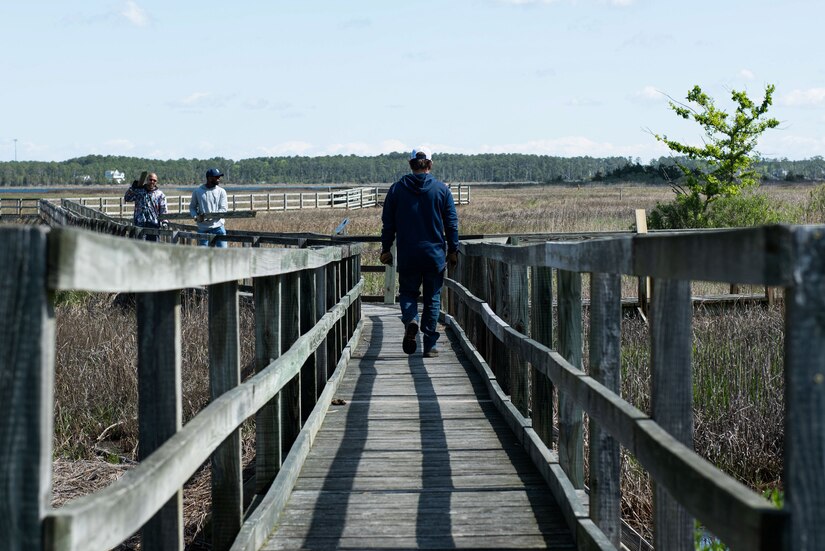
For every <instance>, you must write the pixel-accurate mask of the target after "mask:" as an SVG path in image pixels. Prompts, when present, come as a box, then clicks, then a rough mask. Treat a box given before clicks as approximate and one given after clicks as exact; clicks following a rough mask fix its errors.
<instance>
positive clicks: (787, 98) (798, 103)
mask: <svg viewBox="0 0 825 551" xmlns="http://www.w3.org/2000/svg"><path fill="white" fill-rule="evenodd" d="M779 103H781V104H782V105H787V106H789V107H817V106H820V105H823V104H825V88H808V89H807V90H791V91H790V92H788V93H787V94H785V95H784V96H782V97H781V98H780V100H779Z"/></svg>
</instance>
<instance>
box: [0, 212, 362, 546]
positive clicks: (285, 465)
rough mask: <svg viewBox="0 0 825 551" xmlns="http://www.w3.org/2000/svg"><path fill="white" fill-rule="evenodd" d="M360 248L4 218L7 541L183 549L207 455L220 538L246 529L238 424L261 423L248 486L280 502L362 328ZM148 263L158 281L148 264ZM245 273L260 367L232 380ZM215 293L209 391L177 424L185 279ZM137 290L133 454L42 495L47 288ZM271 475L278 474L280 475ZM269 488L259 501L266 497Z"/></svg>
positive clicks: (2, 405)
mask: <svg viewBox="0 0 825 551" xmlns="http://www.w3.org/2000/svg"><path fill="white" fill-rule="evenodd" d="M359 256H360V245H358V244H341V245H336V246H328V247H321V248H317V249H312V248H305V249H294V248H290V249H286V248H281V249H271V248H268V249H251V248H230V249H226V250H221V249H212V248H204V247H176V246H171V245H164V244H152V243H145V242H141V241H138V240H124V239H122V238H118V237H113V236H110V235H104V234H100V233H95V232H90V231H84V230H78V229H73V228H58V229H48V228H44V227H20V226H8V227H3V228H0V281H2V283H0V314H2V315H3V318H4V319H6V320H13V322H10V323H8V324H7V327H6V330H5V331H4V332H3V334H2V336H0V350H2V351H3V354H1V355H0V379H2V381H1V382H2V384H0V442H4V443H5V445H3V446H2V447H0V449H1V450H2V451H0V480H3V481H5V482H4V491H3V493H2V499H0V534H2V539H3V543H2V546H3V547H4V548H8V549H53V550H57V549H60V550H72V549H75V550H81V549H82V550H85V549H109V548H111V547H113V546H115V545H117V544H118V543H120V542H121V541H123V540H125V539H127V538H128V537H129V536H130V535H131V534H133V533H134V532H135V531H136V530H138V529H139V528H140V527H141V526H143V529H142V542H143V548H144V549H182V548H183V524H182V504H181V488H182V487H183V485H184V483H185V482H186V481H187V479H189V477H190V476H191V475H192V474H193V473H194V472H195V471H196V470H197V469H198V468H199V466H200V465H202V464H203V463H204V462H205V461H207V460H210V459H211V464H212V486H213V509H212V517H213V535H212V537H213V545H214V548H215V549H227V548H228V547H229V545H231V542H232V541H234V539H235V537H236V536H237V534H238V533H239V531H240V529H241V524H242V520H243V514H244V511H243V509H242V504H243V496H242V480H241V464H240V457H241V450H240V445H241V444H240V432H239V431H240V429H239V427H240V425H241V424H242V423H243V422H244V421H245V420H246V419H248V418H250V417H255V419H256V431H257V437H256V440H257V442H256V446H257V450H256V454H257V461H256V489H257V491H258V492H259V493H261V494H263V493H265V492H266V489H267V488H270V489H269V491H268V493H266V496H267V498H268V499H269V502H272V501H277V500H278V499H285V496H288V495H289V492H290V490H291V486H290V480H291V479H290V475H291V473H292V472H293V471H294V470H295V469H296V468H297V466H298V465H300V463H301V461H302V458H301V454H305V453H306V450H308V448H309V445H310V442H311V439H312V438H313V436H314V432H313V431H317V427H318V426H320V422H321V419H322V418H323V415H324V413H325V411H326V408H327V407H328V405H329V403H330V400H331V397H332V395H333V393H334V392H335V388H336V385H337V381H336V377H335V373H337V372H338V371H336V368H337V367H338V366H340V365H344V364H345V363H346V362H347V360H348V359H349V355H350V354H351V351H352V349H353V347H354V345H355V343H356V342H357V339H358V336H359V335H360V327H361V325H360V323H359V320H360V293H361V289H362V287H363V280H362V279H361V276H360V261H359ZM146 273H151V274H152V278H146V277H144V275H143V274H146ZM241 279H251V280H252V281H253V294H254V300H255V316H256V317H255V324H256V330H255V331H256V335H255V351H256V362H255V363H256V373H255V375H254V376H252V377H251V378H249V379H248V380H247V381H245V382H243V383H241V381H240V353H239V335H238V333H239V329H238V323H239V322H238V283H237V282H238V280H241ZM200 286H205V287H206V288H207V290H208V294H209V319H210V324H209V330H208V331H209V363H210V386H211V388H212V402H211V403H210V404H209V405H208V406H207V407H206V408H205V409H203V410H202V411H201V412H200V413H199V414H198V415H197V416H196V417H195V418H194V419H192V420H191V421H190V422H188V423H187V424H186V426H184V427H181V387H180V384H181V374H180V368H181V344H180V334H181V328H180V323H181V316H180V296H181V290H183V289H187V288H191V287H200ZM62 290H82V291H90V292H107V293H121V292H130V293H136V294H137V327H136V332H137V340H138V358H137V363H138V389H139V404H138V411H139V420H138V423H139V438H140V455H141V457H140V459H141V462H140V464H139V465H138V466H136V467H135V468H134V469H132V470H131V471H129V472H128V473H126V474H125V475H123V477H121V478H120V479H119V480H118V481H116V482H114V483H112V484H111V485H110V486H109V487H107V488H106V489H104V490H101V491H99V492H96V493H94V494H92V495H88V496H85V497H82V498H79V499H76V500H74V501H72V502H70V503H68V504H66V505H64V506H63V507H61V508H59V509H52V508H51V506H50V486H51V469H52V438H53V434H52V432H53V428H52V420H53V416H54V411H53V408H54V404H53V401H52V395H53V391H52V388H53V383H54V357H55V318H54V310H53V301H54V295H55V292H56V291H62ZM276 473H277V477H276V476H275V474H276ZM267 498H264V499H262V500H260V503H261V505H259V508H260V507H266V506H271V505H266V504H267V503H268V502H267Z"/></svg>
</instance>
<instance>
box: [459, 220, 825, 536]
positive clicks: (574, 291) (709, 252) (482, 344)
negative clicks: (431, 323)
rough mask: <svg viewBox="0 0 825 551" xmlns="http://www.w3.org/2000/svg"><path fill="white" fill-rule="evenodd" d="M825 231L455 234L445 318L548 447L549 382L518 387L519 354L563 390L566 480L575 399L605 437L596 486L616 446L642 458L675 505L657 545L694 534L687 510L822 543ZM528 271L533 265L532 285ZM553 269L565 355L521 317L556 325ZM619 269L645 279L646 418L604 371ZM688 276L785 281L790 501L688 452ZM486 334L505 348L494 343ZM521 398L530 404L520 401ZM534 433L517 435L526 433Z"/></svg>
mask: <svg viewBox="0 0 825 551" xmlns="http://www.w3.org/2000/svg"><path fill="white" fill-rule="evenodd" d="M823 232H825V230H824V229H823V228H822V227H810V226H786V225H776V226H765V227H760V228H750V229H736V230H718V231H685V232H674V233H670V234H663V233H657V234H648V235H637V236H632V237H631V236H614V237H610V238H594V239H583V240H577V241H567V242H546V243H539V244H526V245H523V246H518V245H502V244H491V243H467V242H462V245H461V255H460V261H459V265H458V267H457V269H456V270H455V271H454V272H452V273H451V277H450V278H448V279H447V282H446V286H447V288H448V297H447V304H448V305H449V315H450V319H455V320H457V323H458V324H459V325H460V326H461V328H463V329H462V330H463V332H464V333H466V335H467V337H468V338H472V339H473V343H474V345H475V346H476V347H477V348H478V351H477V352H475V353H474V354H473V357H474V358H476V359H477V361H479V362H484V364H485V365H487V364H489V369H492V372H491V373H492V377H493V378H494V379H495V378H496V377H498V378H500V379H501V381H500V382H501V386H502V387H503V388H504V389H505V390H506V391H509V392H510V394H511V398H510V400H511V401H512V403H511V404H510V406H508V408H506V409H508V411H509V412H510V413H511V414H515V415H518V416H522V417H524V418H526V417H527V416H528V414H529V415H532V416H533V417H534V418H533V421H532V428H530V429H529V431H533V428H535V432H537V433H543V434H542V438H541V440H544V444H542V446H546V445H549V443H550V440H549V438H550V436H548V432H547V427H546V426H544V425H545V423H546V422H547V421H544V420H542V417H543V419H547V418H548V417H547V416H548V415H549V419H552V418H553V413H552V409H550V410H549V411H550V413H549V414H548V413H546V411H547V408H550V407H551V406H552V404H551V403H549V402H548V401H547V400H548V397H550V396H552V394H544V397H542V395H540V394H533V395H532V396H528V395H527V394H526V392H527V390H526V389H527V385H526V377H527V375H526V374H527V363H529V364H530V365H532V367H533V371H534V373H536V374H538V375H540V377H539V378H538V379H534V381H533V384H532V385H530V388H532V389H533V390H534V391H535V392H538V391H539V390H541V391H542V392H546V389H544V388H545V383H544V382H542V380H544V381H546V382H547V383H549V384H552V385H553V386H555V387H556V388H557V389H558V392H559V404H560V410H559V412H558V416H559V427H558V432H559V437H558V440H559V442H558V446H559V453H558V461H559V463H560V465H561V467H562V469H563V472H564V473H565V474H564V476H565V478H569V482H572V484H573V485H574V486H575V487H579V488H581V487H582V484H583V482H582V478H581V476H582V475H581V473H582V471H583V468H582V465H581V462H582V459H583V458H582V457H581V451H580V450H581V435H582V431H581V411H582V410H583V411H584V412H586V413H587V414H588V416H589V417H590V419H591V420H592V423H591V438H594V437H595V438H600V439H601V440H599V442H601V443H599V442H591V450H592V449H594V447H595V448H597V449H602V450H605V449H613V450H614V452H611V454H607V455H611V458H609V459H605V458H604V457H595V456H593V455H591V464H590V472H591V479H592V478H593V477H594V476H595V477H596V479H595V480H591V484H593V485H594V486H595V487H596V488H597V491H598V492H603V491H604V490H603V488H606V487H612V488H616V487H617V486H616V484H617V481H614V480H611V477H616V478H617V477H618V470H617V469H618V467H617V465H618V448H617V447H616V446H617V445H618V443H621V444H622V445H623V446H625V447H626V448H627V450H628V451H629V452H630V453H632V454H633V455H634V456H635V457H636V458H637V459H638V460H639V462H640V463H641V464H642V465H643V466H644V467H645V469H647V471H648V472H649V473H650V474H651V476H652V477H653V479H654V481H655V482H656V485H657V503H658V504H657V507H662V506H667V507H669V509H668V511H669V513H668V514H664V513H663V512H662V511H659V512H658V513H657V515H656V519H655V522H656V526H655V533H656V538H657V541H656V547H657V548H676V547H678V546H682V545H684V546H692V533H693V530H692V528H693V527H692V521H691V520H690V518H691V515H692V516H695V517H696V518H698V519H699V520H701V522H702V523H703V524H704V525H705V526H707V527H708V529H709V530H710V531H711V532H713V533H714V534H715V535H716V536H718V537H719V538H720V539H721V540H722V541H723V542H725V543H727V544H728V545H730V546H731V547H732V548H734V549H739V548H742V549H765V550H767V549H804V548H808V549H815V548H819V547H821V546H823V544H825V527H823V523H822V522H821V520H822V518H825V503H822V502H821V500H820V499H819V497H818V496H821V495H823V492H825V480H823V477H822V476H821V472H822V471H823V468H825V454H823V449H824V448H825V430H823V429H822V425H821V423H820V422H819V419H821V418H822V417H821V415H822V411H821V410H822V406H821V404H822V403H823V402H822V399H821V397H820V394H821V392H823V391H822V390H821V389H820V388H819V387H818V386H816V382H817V381H820V380H822V377H821V375H819V378H817V377H818V376H817V373H820V372H821V358H822V357H825V356H823V354H825V339H823V335H825V319H823V317H822V315H821V312H822V311H823V307H825V304H823V303H825V299H823V297H822V293H821V286H822V282H823V281H825V262H823V261H822V259H823V258H825V240H823V239H822V238H821V236H822V235H823ZM528 270H529V271H532V277H531V278H530V281H531V283H529V284H528V275H527V274H528ZM550 270H556V271H557V274H558V275H557V279H558V295H559V296H558V300H557V302H558V304H559V321H558V323H559V329H558V332H559V350H558V352H557V351H554V350H551V349H550V348H549V346H548V345H549V342H545V340H546V337H543V338H542V339H541V340H535V339H536V338H535V337H533V338H530V337H528V336H527V320H528V319H529V320H530V322H529V323H530V324H531V325H532V326H533V328H532V331H535V332H537V333H536V334H538V333H540V332H542V331H545V329H544V328H545V327H549V324H550V319H551V318H548V317H547V316H550V315H551V312H552V311H551V310H550V309H549V308H548V307H547V304H548V300H549V299H548V298H545V296H544V294H545V293H549V292H550V289H549V287H548V286H549V281H550V280H549V276H550ZM581 273H590V274H591V277H590V282H591V308H590V312H591V343H590V353H591V361H590V365H591V369H592V370H593V374H590V375H588V374H585V373H584V372H583V371H582V370H581V369H580V367H579V366H580V365H581V345H582V342H581V336H580V334H581V326H582V324H581V320H580V316H581V297H580V287H581V284H580V279H579V277H580V274H581ZM620 275H633V276H651V277H653V278H654V283H655V287H654V292H653V304H652V310H651V314H652V317H651V370H652V374H653V386H652V403H653V412H652V417H648V416H647V415H645V414H643V413H642V412H640V411H638V410H637V409H636V408H634V407H633V406H631V405H630V404H628V403H627V402H625V401H624V400H623V399H622V398H621V397H620V395H619V391H618V387H617V386H616V383H615V382H613V383H611V384H610V386H607V383H606V380H607V379H606V377H607V378H610V377H613V375H610V373H611V371H610V370H613V372H615V370H616V369H617V366H618V353H619V352H618V349H619V345H618V339H619V337H620V320H621V313H620V312H621V308H620V300H621V293H620V290H619V288H620V281H619V276H620ZM543 280H546V281H543ZM691 280H702V281H719V282H744V283H752V284H760V285H771V286H784V287H785V288H786V302H785V303H786V330H787V333H786V338H785V350H786V352H785V358H786V361H785V384H786V404H785V407H786V434H785V449H786V452H785V473H786V476H785V480H784V485H785V492H786V493H785V499H786V501H785V506H784V508H783V509H782V510H779V509H776V508H774V507H773V506H772V505H771V504H770V503H769V502H768V501H767V500H765V499H764V498H762V497H761V496H759V495H758V494H756V493H755V492H753V491H751V490H750V489H748V488H746V487H745V486H743V485H742V484H740V483H739V482H737V481H735V480H734V479H733V478H732V477H730V476H728V475H726V474H724V473H723V472H722V471H720V470H718V469H716V468H715V467H714V466H713V465H711V464H710V463H708V462H707V461H705V460H704V459H702V458H701V457H699V456H698V455H697V454H695V453H694V452H693V451H692V447H691V446H692V428H689V432H684V429H683V428H680V427H692V421H690V416H691V415H692V410H691V406H690V405H691V403H692V398H691V396H690V389H691V383H690V355H691V339H690V331H691V329H690V316H691V311H692V310H691V297H690V286H689V282H690V281H691ZM491 282H495V285H498V286H499V287H498V288H496V287H495V286H494V284H492V283H491ZM576 282H579V283H576ZM528 285H529V286H530V287H531V290H530V292H529V293H528V291H527V287H528ZM542 285H544V287H542ZM528 295H530V296H531V298H528ZM571 308H572V309H571ZM577 310H578V314H576V311H577ZM502 312H503V313H502ZM576 316H579V319H578V320H577V319H576ZM576 334H578V335H579V336H578V337H576V336H575V335H576ZM485 335H489V336H485ZM491 339H494V340H495V341H498V342H501V343H502V344H503V346H491V344H490V340H491ZM571 345H572V346H571ZM577 350H578V352H577ZM506 351H509V352H510V353H511V354H512V357H511V358H510V360H509V361H508V360H507V358H506V356H502V355H501V354H502V352H504V353H505V354H506ZM594 354H595V356H594ZM605 370H607V371H605ZM811 381H814V383H812V382H811ZM550 392H552V390H551V391H550ZM527 404H532V407H531V408H530V409H529V410H528V409H527ZM663 405H664V406H665V407H666V408H667V410H664V409H662V406H663ZM579 408H581V409H579ZM539 421H541V422H539ZM527 423H528V426H529V424H530V421H529V420H528V421H527ZM525 430H527V429H525ZM594 433H595V436H594ZM602 433H603V435H606V436H607V438H608V439H607V440H604V438H605V436H602V435H601V434H602ZM610 439H612V441H611V440H610ZM541 440H539V439H538V438H536V439H528V438H525V442H526V443H525V446H528V444H529V445H534V444H535V443H536V442H541ZM528 441H529V442H528ZM611 442H612V443H611ZM530 443H532V444H530ZM605 445H607V446H608V447H607V448H605V447H604V446H605ZM577 449H578V450H579V451H578V453H576V450H577ZM533 452H534V453H533V454H531V455H534V457H535V456H541V454H543V453H547V448H544V451H541V450H533ZM612 453H615V454H616V455H615V457H612ZM603 455H604V454H603ZM594 461H595V462H594ZM603 461H607V463H604V464H603V463H602V462H603ZM599 477H606V478H599ZM551 486H552V485H551ZM662 491H666V493H664V494H663V493H661V492H662ZM668 496H669V497H668ZM611 499H614V498H612V497H611V498H610V499H607V498H606V497H605V496H604V495H603V494H596V495H591V498H590V502H591V516H593V515H595V516H593V520H594V521H595V522H596V523H597V524H598V525H599V526H600V527H601V528H602V529H604V530H607V532H605V533H607V534H609V535H610V538H611V539H613V538H614V537H617V535H618V530H617V527H618V514H619V511H618V505H617V502H615V501H611ZM669 499H674V500H675V501H673V502H669V501H667V500H669ZM602 500H604V501H602ZM605 503H607V504H611V503H612V505H609V509H610V508H612V509H613V510H604V509H602V507H603V506H604V504H605ZM597 504H598V507H597V508H596V509H595V510H594V507H596V505H597ZM682 508H683V509H682ZM680 510H683V511H685V513H679V511H680ZM688 538H689V541H686V540H687V539H688ZM613 541H614V544H617V542H616V540H613ZM691 548H692V547H691Z"/></svg>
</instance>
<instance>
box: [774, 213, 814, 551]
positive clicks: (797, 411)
mask: <svg viewBox="0 0 825 551" xmlns="http://www.w3.org/2000/svg"><path fill="white" fill-rule="evenodd" d="M822 237H823V235H822V228H821V226H820V227H814V228H809V229H808V228H804V229H803V228H799V229H797V231H796V232H795V235H794V241H793V248H794V249H793V252H794V254H793V258H794V262H793V269H794V272H795V273H796V274H797V278H798V285H797V286H794V287H791V288H789V289H787V290H786V291H785V292H786V297H785V367H784V374H785V411H786V414H785V463H784V469H785V472H784V476H783V478H782V480H783V484H784V485H785V486H784V487H785V509H786V510H787V511H788V512H789V513H790V526H789V531H788V545H789V547H788V548H789V549H824V548H825V522H822V519H823V518H825V476H823V473H825V318H823V312H825V308H823V300H825V295H823V292H822V290H823V281H825V279H823V278H825V247H823V239H822Z"/></svg>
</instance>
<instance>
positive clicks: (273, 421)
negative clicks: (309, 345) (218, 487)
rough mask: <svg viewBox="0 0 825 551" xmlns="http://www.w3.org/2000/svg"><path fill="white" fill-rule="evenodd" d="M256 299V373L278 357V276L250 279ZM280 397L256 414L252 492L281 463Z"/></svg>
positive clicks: (264, 486) (268, 480) (260, 491)
mask: <svg viewBox="0 0 825 551" xmlns="http://www.w3.org/2000/svg"><path fill="white" fill-rule="evenodd" d="M252 282H253V289H254V293H253V295H254V300H255V373H260V372H261V371H263V370H264V369H266V368H267V366H268V365H269V364H271V363H272V362H274V361H275V360H276V359H277V358H278V357H280V355H281V276H268V277H258V278H255V279H253V280H252ZM282 455H283V454H282V449H281V394H280V392H279V393H277V394H276V395H275V396H274V397H273V398H272V400H270V402H269V403H268V404H266V405H265V406H264V407H263V408H261V409H260V411H258V413H257V414H256V415H255V493H256V494H263V493H265V492H266V490H267V489H268V488H269V485H270V484H271V483H272V481H273V480H275V476H276V475H277V474H278V470H279V469H280V468H281V462H282V461H283V457H282Z"/></svg>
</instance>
